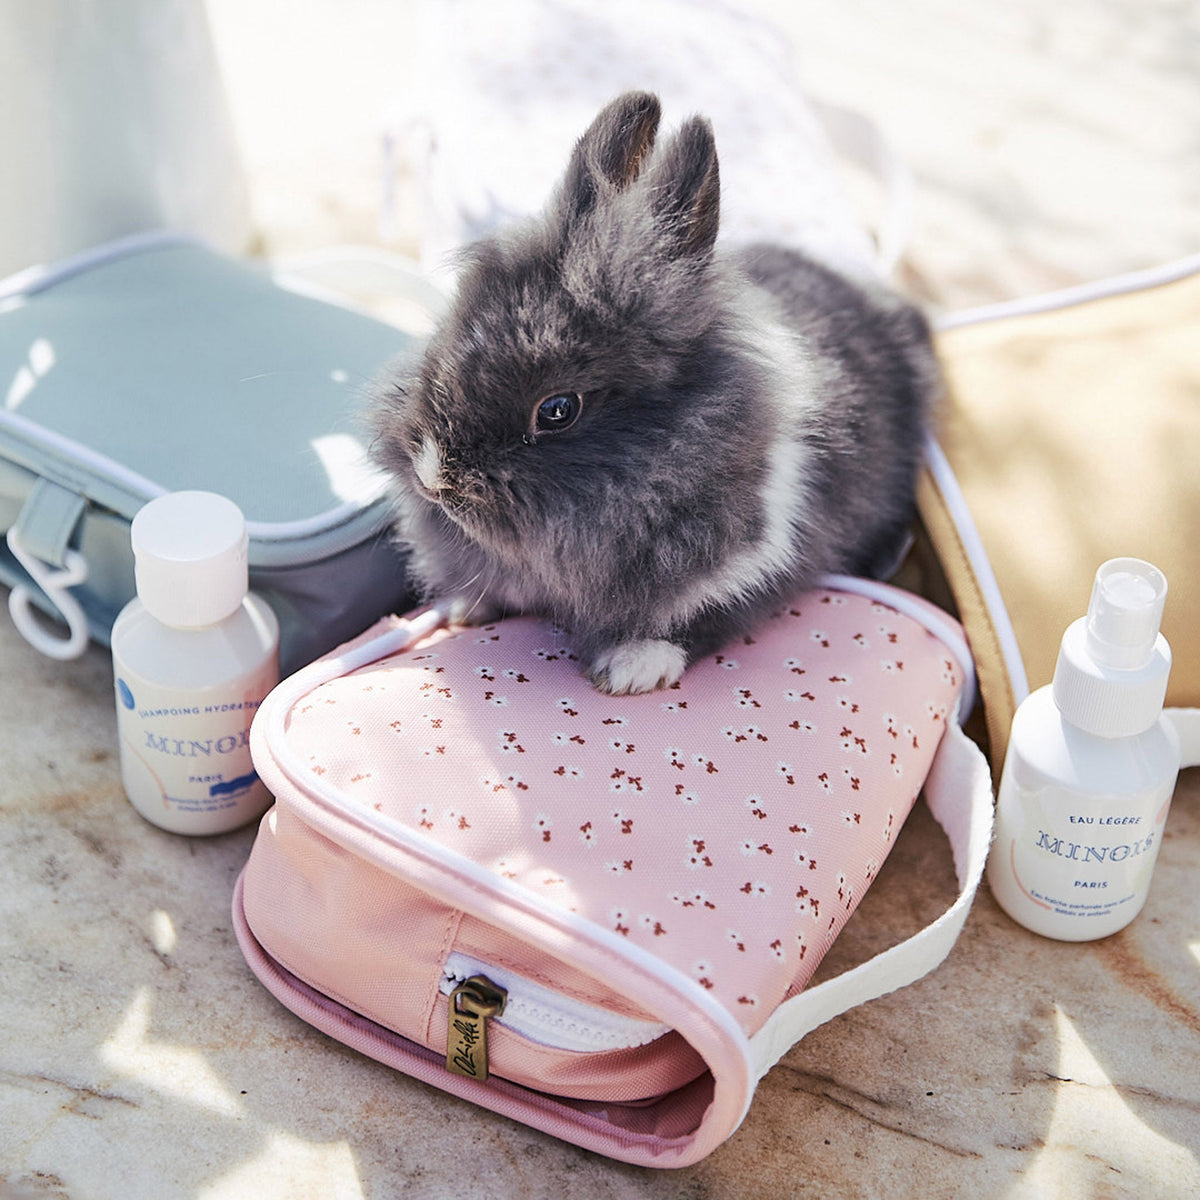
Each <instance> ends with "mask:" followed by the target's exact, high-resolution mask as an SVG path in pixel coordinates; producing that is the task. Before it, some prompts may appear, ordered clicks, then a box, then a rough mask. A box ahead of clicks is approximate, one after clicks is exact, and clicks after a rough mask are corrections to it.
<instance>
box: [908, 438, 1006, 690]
mask: <svg viewBox="0 0 1200 1200" xmlns="http://www.w3.org/2000/svg"><path fill="white" fill-rule="evenodd" d="M925 459H926V463H927V465H928V467H929V473H930V474H931V475H932V476H933V478H934V482H935V483H936V484H937V488H938V491H939V492H940V493H941V496H942V500H943V502H944V503H945V505H946V509H947V511H948V512H949V514H950V519H951V520H952V521H953V522H954V525H955V528H956V529H957V530H958V536H959V538H960V539H961V541H962V546H963V550H964V551H965V553H966V555H967V562H968V563H970V566H971V570H972V572H973V573H974V576H975V582H976V584H978V586H979V591H980V594H981V595H982V597H983V603H984V605H985V606H986V608H987V610H988V613H989V614H990V615H991V618H992V628H993V629H994V630H995V632H996V640H997V642H998V643H999V644H1000V653H1001V656H1002V657H1003V659H1004V667H1005V670H1006V671H1007V672H1008V680H1009V683H1010V685H1011V686H1012V691H1013V698H1014V700H1015V702H1016V703H1017V704H1020V703H1021V701H1022V700H1024V699H1025V697H1026V696H1028V695H1029V679H1028V676H1027V675H1026V674H1025V660H1024V659H1023V658H1022V656H1021V647H1020V644H1019V643H1018V641H1017V633H1016V630H1015V629H1014V628H1013V623H1012V618H1011V617H1009V615H1008V607H1007V606H1006V605H1005V603H1004V596H1003V593H1002V592H1001V591H1000V584H999V583H998V582H997V580H996V573H995V572H994V571H993V570H992V564H991V560H990V559H989V558H988V554H987V550H986V549H985V548H984V545H983V539H982V538H981V537H980V536H979V530H978V528H977V527H976V525H975V520H974V518H973V517H972V516H971V510H970V508H969V507H968V506H967V500H966V497H965V496H964V495H963V491H962V488H961V487H960V486H959V483H958V478H957V476H956V475H955V474H954V469H953V467H951V466H950V460H949V459H948V458H947V457H946V454H945V451H944V450H943V449H942V448H941V446H939V445H938V443H937V442H936V441H935V440H934V439H933V438H932V437H930V438H927V439H926V442H925Z"/></svg>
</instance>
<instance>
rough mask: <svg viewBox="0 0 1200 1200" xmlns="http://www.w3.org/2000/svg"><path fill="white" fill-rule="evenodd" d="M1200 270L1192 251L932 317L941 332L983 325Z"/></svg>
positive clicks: (1141, 287) (1121, 292)
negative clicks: (1133, 268)
mask: <svg viewBox="0 0 1200 1200" xmlns="http://www.w3.org/2000/svg"><path fill="white" fill-rule="evenodd" d="M1197 271H1200V254H1189V255H1187V256H1185V257H1184V258H1178V259H1176V260H1175V261H1174V262H1169V263H1163V264H1161V265H1160V266H1156V267H1148V268H1147V269H1146V270H1144V271H1129V272H1126V273H1125V274H1123V275H1112V276H1109V277H1108V278H1106V279H1097V280H1093V281H1091V282H1089V283H1080V284H1076V285H1075V286H1074V287H1069V288H1062V289H1060V290H1059V291H1056V292H1042V293H1040V294H1038V295H1036V296H1023V297H1021V298H1020V299H1017V300H1002V301H1000V302H999V303H998V304H984V305H981V306H980V307H978V308H964V309H960V310H959V311H958V312H949V313H942V314H940V315H939V316H937V317H935V318H934V319H933V326H934V328H935V329H937V330H939V331H941V330H946V329H959V328H961V327H962V326H964V325H981V324H983V323H984V322H986V321H1000V320H1003V319H1004V318H1005V317H1024V316H1030V315H1032V314H1033V313H1043V312H1053V311H1054V310H1055V309H1059V308H1070V307H1072V306H1073V305H1076V304H1085V303H1087V302H1088V301H1089V300H1103V299H1106V298H1107V297H1109V296H1121V295H1124V294H1125V293H1127V292H1139V291H1144V290H1146V289H1149V288H1152V287H1160V286H1162V285H1163V284H1166V283H1177V282H1178V281H1179V280H1180V279H1186V278H1187V277H1188V276H1189V275H1194V274H1196V272H1197Z"/></svg>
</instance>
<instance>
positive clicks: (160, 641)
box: [112, 491, 279, 834]
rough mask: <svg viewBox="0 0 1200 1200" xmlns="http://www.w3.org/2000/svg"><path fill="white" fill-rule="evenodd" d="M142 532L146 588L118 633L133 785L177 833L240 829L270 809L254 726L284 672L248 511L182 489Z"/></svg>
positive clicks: (131, 790)
mask: <svg viewBox="0 0 1200 1200" xmlns="http://www.w3.org/2000/svg"><path fill="white" fill-rule="evenodd" d="M132 539H133V553H134V568H135V575H136V579H137V591H138V594H137V596H136V597H135V598H134V599H133V600H131V601H130V602H129V603H128V604H127V605H126V606H125V608H124V609H122V610H121V613H120V615H119V616H118V617H117V620H116V623H115V624H114V626H113V630H112V652H113V676H114V684H115V687H116V694H117V729H118V734H119V738H120V746H121V777H122V781H123V782H124V784H125V791H126V793H127V794H128V796H129V799H130V801H131V802H132V804H133V806H134V808H136V809H137V811H138V812H139V813H141V815H142V816H143V817H145V818H146V819H147V820H148V821H152V822H153V823H154V824H155V825H158V826H160V827H161V828H163V829H166V830H169V831H170V832H172V833H190V834H214V833H224V832H225V831H226V830H229V829H236V828H237V827H238V826H239V825H244V824H246V822H248V821H252V820H254V819H255V818H256V817H258V816H260V815H261V814H262V813H263V812H264V811H265V809H266V808H267V806H268V805H269V804H270V800H271V797H270V795H269V793H268V792H267V790H266V788H265V786H264V785H263V783H262V781H261V780H260V779H259V778H258V776H257V774H255V771H254V765H253V763H252V762H251V759H250V744H249V733H250V722H251V720H252V719H253V717H254V714H255V712H256V711H257V710H258V706H259V705H260V704H261V703H262V701H263V698H264V697H265V696H266V694H267V693H268V692H269V691H270V690H271V688H272V687H274V686H275V684H276V683H277V682H278V679H279V666H278V646H279V624H278V622H277V620H276V619H275V614H274V613H273V612H272V611H271V609H270V607H269V606H268V605H267V604H266V602H265V601H263V600H262V599H260V598H259V597H258V596H255V595H253V594H252V593H249V592H248V591H247V589H248V586H249V567H248V561H247V550H248V538H247V535H246V521H245V518H244V517H243V516H242V512H241V509H239V508H238V506H237V505H236V504H234V503H233V502H232V501H231V500H227V499H226V498H225V497H224V496H218V495H215V494H214V493H212V492H197V491H189V492H174V493H171V494H169V495H166V496H160V497H159V498H158V499H156V500H152V501H150V503H149V504H147V505H145V506H144V507H143V508H142V509H141V510H140V511H139V512H138V513H137V515H136V516H135V517H134V519H133V528H132Z"/></svg>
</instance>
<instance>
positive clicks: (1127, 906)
mask: <svg viewBox="0 0 1200 1200" xmlns="http://www.w3.org/2000/svg"><path fill="white" fill-rule="evenodd" d="M1166 595H1167V581H1166V578H1165V577H1164V575H1163V573H1162V572H1161V571H1159V570H1158V569H1157V568H1156V567H1153V566H1151V565H1150V564H1149V563H1147V562H1142V561H1141V560H1140V559H1136V558H1115V559H1111V560H1110V561H1108V562H1106V563H1104V564H1103V566H1101V567H1100V569H1099V570H1098V571H1097V573H1096V579H1095V583H1094V585H1093V588H1092V597H1091V602H1090V603H1089V605H1088V611H1087V616H1086V617H1081V618H1080V619H1079V620H1078V621H1075V622H1074V623H1073V624H1072V625H1071V626H1070V627H1069V628H1068V629H1067V631H1066V633H1065V634H1064V635H1063V639H1062V646H1061V648H1060V650H1059V655H1058V663H1057V666H1056V667H1055V671H1054V682H1053V683H1052V684H1051V685H1050V686H1048V687H1044V688H1040V689H1039V690H1038V691H1036V692H1034V693H1033V694H1032V695H1030V696H1028V697H1027V698H1026V699H1025V700H1024V701H1023V702H1022V704H1021V705H1020V707H1019V708H1018V709H1017V713H1016V716H1015V717H1014V718H1013V725H1012V735H1011V739H1010V741H1009V744H1008V754H1007V757H1006V758H1005V762H1004V770H1003V773H1002V776H1001V780H1000V794H999V798H998V802H997V809H996V839H995V842H994V844H993V846H992V852H991V857H990V859H989V861H988V883H989V885H990V886H991V889H992V894H993V895H994V896H995V898H996V900H997V902H998V903H999V904H1000V906H1001V908H1003V909H1004V910H1005V912H1007V913H1008V914H1009V916H1011V917H1012V918H1013V919H1014V920H1016V921H1018V922H1020V924H1022V925H1024V926H1025V927H1026V928H1027V929H1031V930H1032V931H1033V932H1034V933H1039V934H1042V935H1044V936H1046V937H1051V938H1057V939H1059V940H1060V941H1070V942H1080V941H1090V940H1092V939H1094V938H1101V937H1106V936H1107V935H1108V934H1111V933H1116V932H1117V930H1119V929H1123V928H1124V927H1125V926H1126V925H1128V924H1129V922H1130V921H1132V920H1133V918H1134V917H1135V916H1137V914H1138V913H1139V912H1140V911H1141V909H1142V905H1143V904H1144V903H1145V901H1146V894H1147V891H1148V890H1149V887H1150V877H1151V875H1152V873H1153V871H1154V863H1155V860H1156V859H1157V857H1158V849H1159V844H1160V843H1161V841H1162V832H1163V826H1164V824H1165V822H1166V819H1167V810H1168V808H1169V807H1170V803H1171V795H1172V793H1173V791H1174V789H1175V778H1176V776H1177V774H1178V772H1179V764H1180V749H1179V737H1178V734H1177V732H1176V729H1175V726H1174V725H1173V724H1172V723H1171V721H1170V720H1168V719H1167V718H1165V717H1164V716H1163V700H1164V698H1165V696H1166V691H1167V677H1168V675H1169V673H1170V670H1171V651H1170V647H1169V646H1168V645H1167V641H1166V639H1165V638H1164V637H1163V636H1162V634H1161V633H1159V625H1160V623H1161V620H1162V613H1163V605H1164V603H1165V601H1166Z"/></svg>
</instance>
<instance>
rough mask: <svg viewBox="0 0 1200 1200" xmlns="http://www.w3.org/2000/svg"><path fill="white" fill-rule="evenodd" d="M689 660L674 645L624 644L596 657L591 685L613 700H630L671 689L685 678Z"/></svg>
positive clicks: (654, 641)
mask: <svg viewBox="0 0 1200 1200" xmlns="http://www.w3.org/2000/svg"><path fill="white" fill-rule="evenodd" d="M685 666H687V658H686V656H685V655H684V653H683V650H682V649H681V648H680V647H679V646H676V645H675V643H674V642H666V641H662V640H661V639H657V638H652V639H647V640H646V641H641V642H622V643H621V644H620V645H619V646H612V647H610V648H609V649H607V650H604V651H602V652H601V653H600V654H599V655H597V657H596V660H595V662H593V663H592V669H591V672H590V677H591V680H592V683H593V684H595V686H596V687H597V689H599V690H600V691H602V692H608V693H610V694H611V695H613V696H631V695H636V694H637V693H639V692H653V691H654V690H655V689H657V688H665V687H670V686H671V684H673V683H675V682H676V680H678V679H679V677H680V676H681V675H682V674H683V669H684V667H685Z"/></svg>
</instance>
